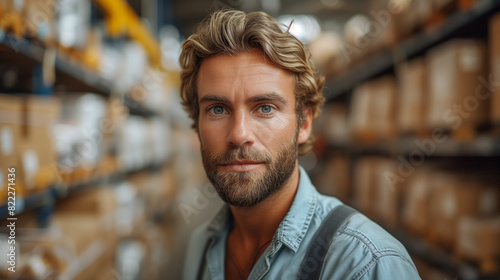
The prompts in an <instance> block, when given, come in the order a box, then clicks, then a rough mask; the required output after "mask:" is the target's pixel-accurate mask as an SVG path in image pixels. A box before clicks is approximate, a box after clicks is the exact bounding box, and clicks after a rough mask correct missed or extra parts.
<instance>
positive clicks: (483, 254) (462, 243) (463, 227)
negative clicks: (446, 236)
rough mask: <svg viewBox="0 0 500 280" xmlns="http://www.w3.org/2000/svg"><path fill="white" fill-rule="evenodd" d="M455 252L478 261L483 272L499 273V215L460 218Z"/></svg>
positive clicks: (462, 256)
mask: <svg viewBox="0 0 500 280" xmlns="http://www.w3.org/2000/svg"><path fill="white" fill-rule="evenodd" d="M455 253H456V254H457V255H458V256H459V257H461V258H464V259H468V260H472V261H476V262H479V263H480V264H481V270H482V272H483V273H485V274H493V273H499V272H500V271H499V268H498V261H497V260H498V258H499V257H500V216H496V217H491V218H473V217H463V218H461V219H460V221H459V222H458V237H457V245H456V248H455Z"/></svg>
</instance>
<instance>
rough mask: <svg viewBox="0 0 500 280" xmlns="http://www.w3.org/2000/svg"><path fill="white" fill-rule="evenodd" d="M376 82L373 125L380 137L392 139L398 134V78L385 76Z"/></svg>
mask: <svg viewBox="0 0 500 280" xmlns="http://www.w3.org/2000/svg"><path fill="white" fill-rule="evenodd" d="M374 82H375V96H374V98H373V104H372V106H373V107H374V109H373V115H372V116H371V121H372V125H373V128H374V129H375V131H376V132H377V137H378V138H379V139H381V140H391V139H394V138H395V136H396V121H395V119H396V80H395V79H394V77H392V76H384V77H381V78H378V79H377V80H375V81H374Z"/></svg>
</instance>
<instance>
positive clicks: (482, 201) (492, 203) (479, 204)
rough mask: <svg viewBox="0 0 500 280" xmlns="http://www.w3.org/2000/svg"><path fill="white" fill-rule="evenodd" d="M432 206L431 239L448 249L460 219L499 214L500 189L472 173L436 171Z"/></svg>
mask: <svg viewBox="0 0 500 280" xmlns="http://www.w3.org/2000/svg"><path fill="white" fill-rule="evenodd" d="M431 185H432V197H431V200H430V209H429V211H430V212H429V213H430V216H429V222H430V224H429V231H428V233H429V238H430V240H431V241H432V242H434V243H437V244H439V245H441V246H443V247H446V248H449V247H452V246H454V245H455V242H456V240H457V230H458V222H459V221H460V219H461V218H463V217H465V216H472V217H486V216H489V215H494V214H495V213H498V211H499V209H500V203H499V196H500V191H499V190H498V189H497V188H496V186H494V185H493V186H491V185H488V184H487V183H485V182H482V181H481V180H478V179H477V178H475V179H474V178H472V177H470V175H464V174H460V173H456V172H444V171H440V172H434V173H433V174H432V176H431Z"/></svg>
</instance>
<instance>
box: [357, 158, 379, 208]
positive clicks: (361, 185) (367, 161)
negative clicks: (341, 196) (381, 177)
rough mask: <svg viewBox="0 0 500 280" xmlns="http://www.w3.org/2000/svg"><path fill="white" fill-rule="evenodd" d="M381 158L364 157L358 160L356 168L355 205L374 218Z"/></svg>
mask: <svg viewBox="0 0 500 280" xmlns="http://www.w3.org/2000/svg"><path fill="white" fill-rule="evenodd" d="M379 162H380V158H379V157H364V158H361V159H360V160H358V161H357V162H356V163H355V166H354V178H353V189H354V197H353V198H354V201H353V202H354V205H355V207H356V208H357V209H358V210H359V211H361V212H363V213H364V214H365V215H367V216H370V217H374V216H376V211H375V207H374V203H375V202H374V199H373V198H374V197H375V194H376V185H375V184H376V183H375V182H376V176H377V175H376V172H377V165H378V163H379Z"/></svg>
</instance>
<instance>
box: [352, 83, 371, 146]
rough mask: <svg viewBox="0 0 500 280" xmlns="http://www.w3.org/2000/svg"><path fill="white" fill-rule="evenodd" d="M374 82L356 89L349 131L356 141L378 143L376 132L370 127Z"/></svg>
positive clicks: (353, 95) (353, 96)
mask: <svg viewBox="0 0 500 280" xmlns="http://www.w3.org/2000/svg"><path fill="white" fill-rule="evenodd" d="M372 88H373V85H372V82H365V83H363V84H361V85H360V86H357V87H356V88H355V89H354V92H353V94H352V101H351V108H350V111H349V131H350V134H351V138H352V139H353V140H355V141H363V142H374V141H376V136H375V131H374V130H373V128H372V127H371V126H370V118H371V116H372V110H373V107H372V103H373V99H374V95H373V92H372Z"/></svg>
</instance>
